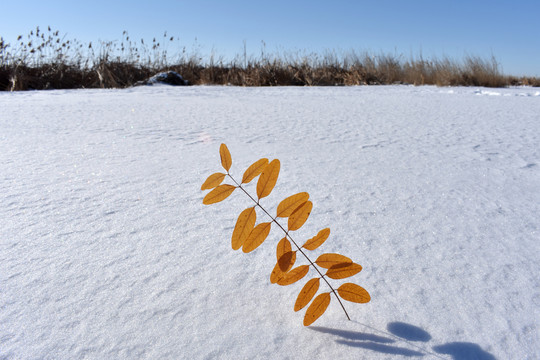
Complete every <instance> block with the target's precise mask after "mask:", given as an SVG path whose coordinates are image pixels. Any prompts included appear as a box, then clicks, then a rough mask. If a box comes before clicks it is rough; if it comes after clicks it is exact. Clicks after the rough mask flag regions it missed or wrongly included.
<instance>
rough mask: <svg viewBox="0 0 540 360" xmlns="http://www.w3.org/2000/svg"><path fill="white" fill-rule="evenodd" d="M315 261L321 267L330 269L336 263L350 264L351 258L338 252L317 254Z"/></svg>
mask: <svg viewBox="0 0 540 360" xmlns="http://www.w3.org/2000/svg"><path fill="white" fill-rule="evenodd" d="M315 263H316V264H317V265H319V266H320V267H322V268H325V269H330V268H331V267H332V266H334V265H337V264H343V263H345V264H352V260H351V259H349V258H348V257H346V256H343V255H340V254H333V253H327V254H322V255H321V256H319V257H318V258H317V260H315Z"/></svg>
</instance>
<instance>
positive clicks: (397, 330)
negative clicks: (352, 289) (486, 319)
mask: <svg viewBox="0 0 540 360" xmlns="http://www.w3.org/2000/svg"><path fill="white" fill-rule="evenodd" d="M353 322H355V323H357V324H358V325H362V326H363V327H365V328H368V329H370V330H372V331H373V332H374V333H378V334H381V335H375V334H373V333H369V332H360V331H351V330H341V329H332V328H327V327H320V326H310V327H308V328H309V329H310V330H314V331H318V332H321V333H325V334H330V335H334V336H336V337H338V339H336V340H335V342H336V343H338V344H343V345H347V346H351V347H357V348H363V349H366V350H372V351H377V352H380V353H383V354H391V355H401V356H408V357H413V356H417V357H422V356H426V355H430V356H432V357H436V358H440V359H446V358H445V357H443V356H441V355H438V354H444V355H450V356H451V357H452V359H453V360H469V359H470V360H472V359H475V360H495V357H494V356H493V355H492V354H490V353H488V352H487V351H484V350H483V349H482V348H481V347H480V346H479V345H478V344H475V343H471V342H450V343H446V344H443V345H437V346H433V347H432V351H430V350H428V349H427V348H424V347H422V346H419V345H416V344H415V343H414V342H423V343H427V342H429V341H430V340H432V337H431V335H430V334H429V333H428V332H427V331H425V330H424V329H422V328H420V327H418V326H414V325H411V324H407V323H403V322H391V323H388V325H387V330H388V331H382V330H378V329H376V328H373V327H371V326H369V325H365V324H362V323H359V322H357V321H354V320H353ZM382 335H384V336H382ZM396 342H404V343H405V344H407V345H409V347H412V348H414V350H413V349H411V348H409V347H403V346H396V345H395V343H396Z"/></svg>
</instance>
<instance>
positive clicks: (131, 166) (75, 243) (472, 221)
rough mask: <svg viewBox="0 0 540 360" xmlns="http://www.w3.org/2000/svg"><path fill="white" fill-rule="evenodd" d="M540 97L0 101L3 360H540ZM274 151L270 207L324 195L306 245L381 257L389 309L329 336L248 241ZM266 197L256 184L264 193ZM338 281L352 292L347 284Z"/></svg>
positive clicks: (362, 278) (256, 92) (165, 96)
mask: <svg viewBox="0 0 540 360" xmlns="http://www.w3.org/2000/svg"><path fill="white" fill-rule="evenodd" d="M539 95H540V93H538V91H537V90H536V89H532V88H518V89H498V90H497V89H495V90H494V89H481V88H435V87H406V86H385V87H344V88H335V87H332V88H230V87H177V88H171V87H166V86H157V87H146V88H145V87H142V88H135V89H128V90H80V91H42V92H18V93H5V92H4V93H0V164H1V165H0V192H1V195H0V358H1V359H256V358H260V359H401V358H402V359H406V358H407V359H409V358H429V359H431V358H434V359H439V358H440V359H482V360H486V359H502V360H504V359H538V358H539V357H540V339H539V331H540V330H539V327H540V312H539V309H540V279H539V273H540V232H539V231H540V230H539V226H540V96H539ZM221 142H225V143H227V145H228V147H229V149H230V151H231V153H232V158H233V167H232V173H233V174H236V175H237V176H238V177H240V176H241V174H242V173H243V171H244V170H245V168H246V167H247V166H248V165H250V164H251V163H252V162H253V161H255V160H257V159H259V158H261V157H269V158H279V159H280V160H281V173H280V178H279V180H278V183H277V186H276V188H275V190H274V192H273V193H272V194H271V195H270V196H269V197H268V198H266V199H264V201H263V206H267V207H268V208H269V209H275V206H276V204H277V203H278V202H279V201H280V200H281V199H283V198H284V197H286V196H288V195H291V194H294V193H297V192H300V191H307V192H309V193H310V195H311V199H312V201H313V203H314V208H313V212H312V214H311V217H310V219H309V220H308V222H307V223H306V225H305V226H304V227H303V228H302V229H301V230H299V231H298V232H297V235H296V238H298V239H307V238H309V237H311V236H313V235H314V234H315V233H316V231H318V230H319V229H321V228H323V227H326V226H329V227H330V228H331V229H332V234H331V235H330V238H329V240H328V241H327V242H326V243H325V244H324V245H323V246H322V247H321V248H320V249H318V250H317V251H316V253H319V250H320V251H321V252H322V251H324V252H339V253H343V254H345V255H347V256H349V257H351V258H353V259H354V260H355V261H357V262H358V263H360V264H362V265H363V267H364V270H363V271H362V272H360V273H359V274H358V275H355V276H354V277H353V278H352V281H353V282H355V283H358V284H360V285H362V286H364V287H365V288H366V289H367V290H368V291H369V292H370V293H371V295H372V301H371V302H370V303H369V304H353V303H346V304H345V306H346V307H347V309H348V311H349V313H350V315H351V317H352V319H353V320H352V321H347V320H346V318H345V316H344V314H343V312H342V310H341V309H340V308H339V306H338V304H337V302H336V301H335V300H333V302H332V303H331V304H330V307H329V309H328V310H327V312H326V313H325V314H324V315H323V316H322V317H321V318H320V319H319V320H318V321H317V322H316V323H315V324H314V325H313V326H311V327H308V328H306V327H303V326H302V318H303V311H300V312H299V313H295V312H294V311H293V305H294V301H295V298H296V295H297V293H298V292H299V290H300V288H301V287H302V285H303V283H304V281H302V282H299V283H297V284H294V285H291V286H287V287H280V286H276V285H272V284H270V282H269V280H268V278H269V275H270V272H271V270H272V268H273V266H274V262H275V255H274V247H275V244H276V243H277V241H278V240H279V239H280V238H281V234H280V233H279V232H278V231H277V230H276V229H273V230H272V232H271V234H270V237H269V239H268V240H267V241H266V243H264V244H263V245H262V246H261V247H260V248H258V249H257V250H256V251H254V252H253V253H251V254H247V255H246V254H243V253H241V252H235V251H233V250H232V249H231V248H230V235H231V233H232V229H233V227H234V222H235V220H236V217H237V216H238V213H239V212H240V211H241V210H243V209H244V208H245V207H247V206H248V204H249V201H248V200H247V199H246V198H245V196H243V195H242V194H240V193H235V194H233V195H232V196H231V197H230V198H229V199H227V200H226V201H224V202H222V203H219V204H215V205H212V206H204V205H202V198H203V196H204V194H205V193H204V192H202V191H200V186H201V184H202V182H203V181H204V179H206V177H207V176H208V175H209V174H211V173H213V172H216V171H220V170H221V167H220V162H219V154H218V149H219V144H220V143H221ZM250 190H253V186H252V187H250ZM335 283H339V282H337V281H336V282H335Z"/></svg>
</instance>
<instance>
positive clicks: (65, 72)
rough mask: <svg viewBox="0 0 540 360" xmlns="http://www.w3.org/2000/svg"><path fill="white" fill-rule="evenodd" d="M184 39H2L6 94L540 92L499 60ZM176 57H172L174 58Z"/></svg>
mask: <svg viewBox="0 0 540 360" xmlns="http://www.w3.org/2000/svg"><path fill="white" fill-rule="evenodd" d="M175 44H176V45H178V39H177V38H175V37H170V36H168V35H167V33H165V34H164V35H163V37H162V38H161V40H159V39H156V38H154V39H153V41H152V42H151V43H145V42H144V40H140V41H133V40H131V39H130V37H129V35H128V33H127V32H125V31H124V33H123V34H122V40H121V41H119V42H113V41H110V42H100V43H99V44H97V45H96V44H92V43H88V44H82V43H80V42H78V41H77V40H69V39H65V36H64V37H62V36H61V35H60V34H59V32H58V31H53V30H51V29H50V28H48V29H47V31H45V32H42V31H40V29H39V28H36V29H35V30H32V31H31V32H30V33H29V34H28V35H27V36H25V37H23V36H19V38H18V39H17V43H16V44H15V45H14V46H11V45H10V44H8V43H6V42H5V41H4V40H3V39H2V38H0V91H17V90H30V89H36V90H41V89H75V88H124V87H129V86H133V85H134V84H135V83H136V82H138V81H142V80H145V79H147V78H149V77H150V76H152V75H155V74H156V73H158V72H161V71H168V70H173V71H176V72H178V73H179V74H181V75H182V76H183V77H184V78H185V79H186V80H188V81H189V83H190V84H193V85H200V84H216V85H235V86H278V85H279V86H340V85H373V84H377V85H379V84H380V85H384V84H414V85H437V86H486V87H505V86H516V85H526V86H540V79H538V78H534V77H515V76H507V75H504V74H502V72H501V71H500V70H499V64H498V63H497V61H496V59H495V58H493V57H492V58H490V59H484V58H481V57H476V56H468V57H465V59H463V60H462V61H456V60H452V59H449V58H442V59H429V60H426V59H424V58H422V57H420V58H418V59H414V58H413V59H405V60H404V59H403V58H402V57H401V56H396V55H388V54H379V55H371V54H368V53H367V52H366V53H362V54H357V53H356V52H354V51H350V52H348V53H345V54H343V55H338V54H336V53H335V52H327V53H325V54H322V55H321V54H316V53H310V54H301V55H300V54H292V55H291V54H284V55H279V56H270V55H268V54H266V53H265V52H264V51H262V52H261V55H260V57H258V58H254V57H251V58H248V57H247V56H246V54H245V53H244V55H243V57H240V56H237V57H236V58H235V59H233V60H232V61H228V62H226V61H224V60H223V59H222V58H219V59H217V60H216V59H215V56H214V55H211V56H210V60H209V61H204V60H203V57H202V56H200V54H199V53H198V51H194V52H193V53H191V54H188V53H187V51H186V49H185V47H183V48H178V49H177V50H176V51H169V50H168V48H169V46H171V45H175ZM170 53H173V54H174V56H169V55H170Z"/></svg>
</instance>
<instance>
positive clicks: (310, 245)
mask: <svg viewBox="0 0 540 360" xmlns="http://www.w3.org/2000/svg"><path fill="white" fill-rule="evenodd" d="M328 236H330V229H329V228H326V229H322V230H321V231H319V233H318V234H317V235H315V236H314V237H312V238H311V239H309V240H308V241H306V243H305V244H304V246H302V247H303V248H304V249H308V250H315V249H316V248H318V247H319V246H321V245H322V244H323V243H324V242H325V241H326V239H328Z"/></svg>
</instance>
